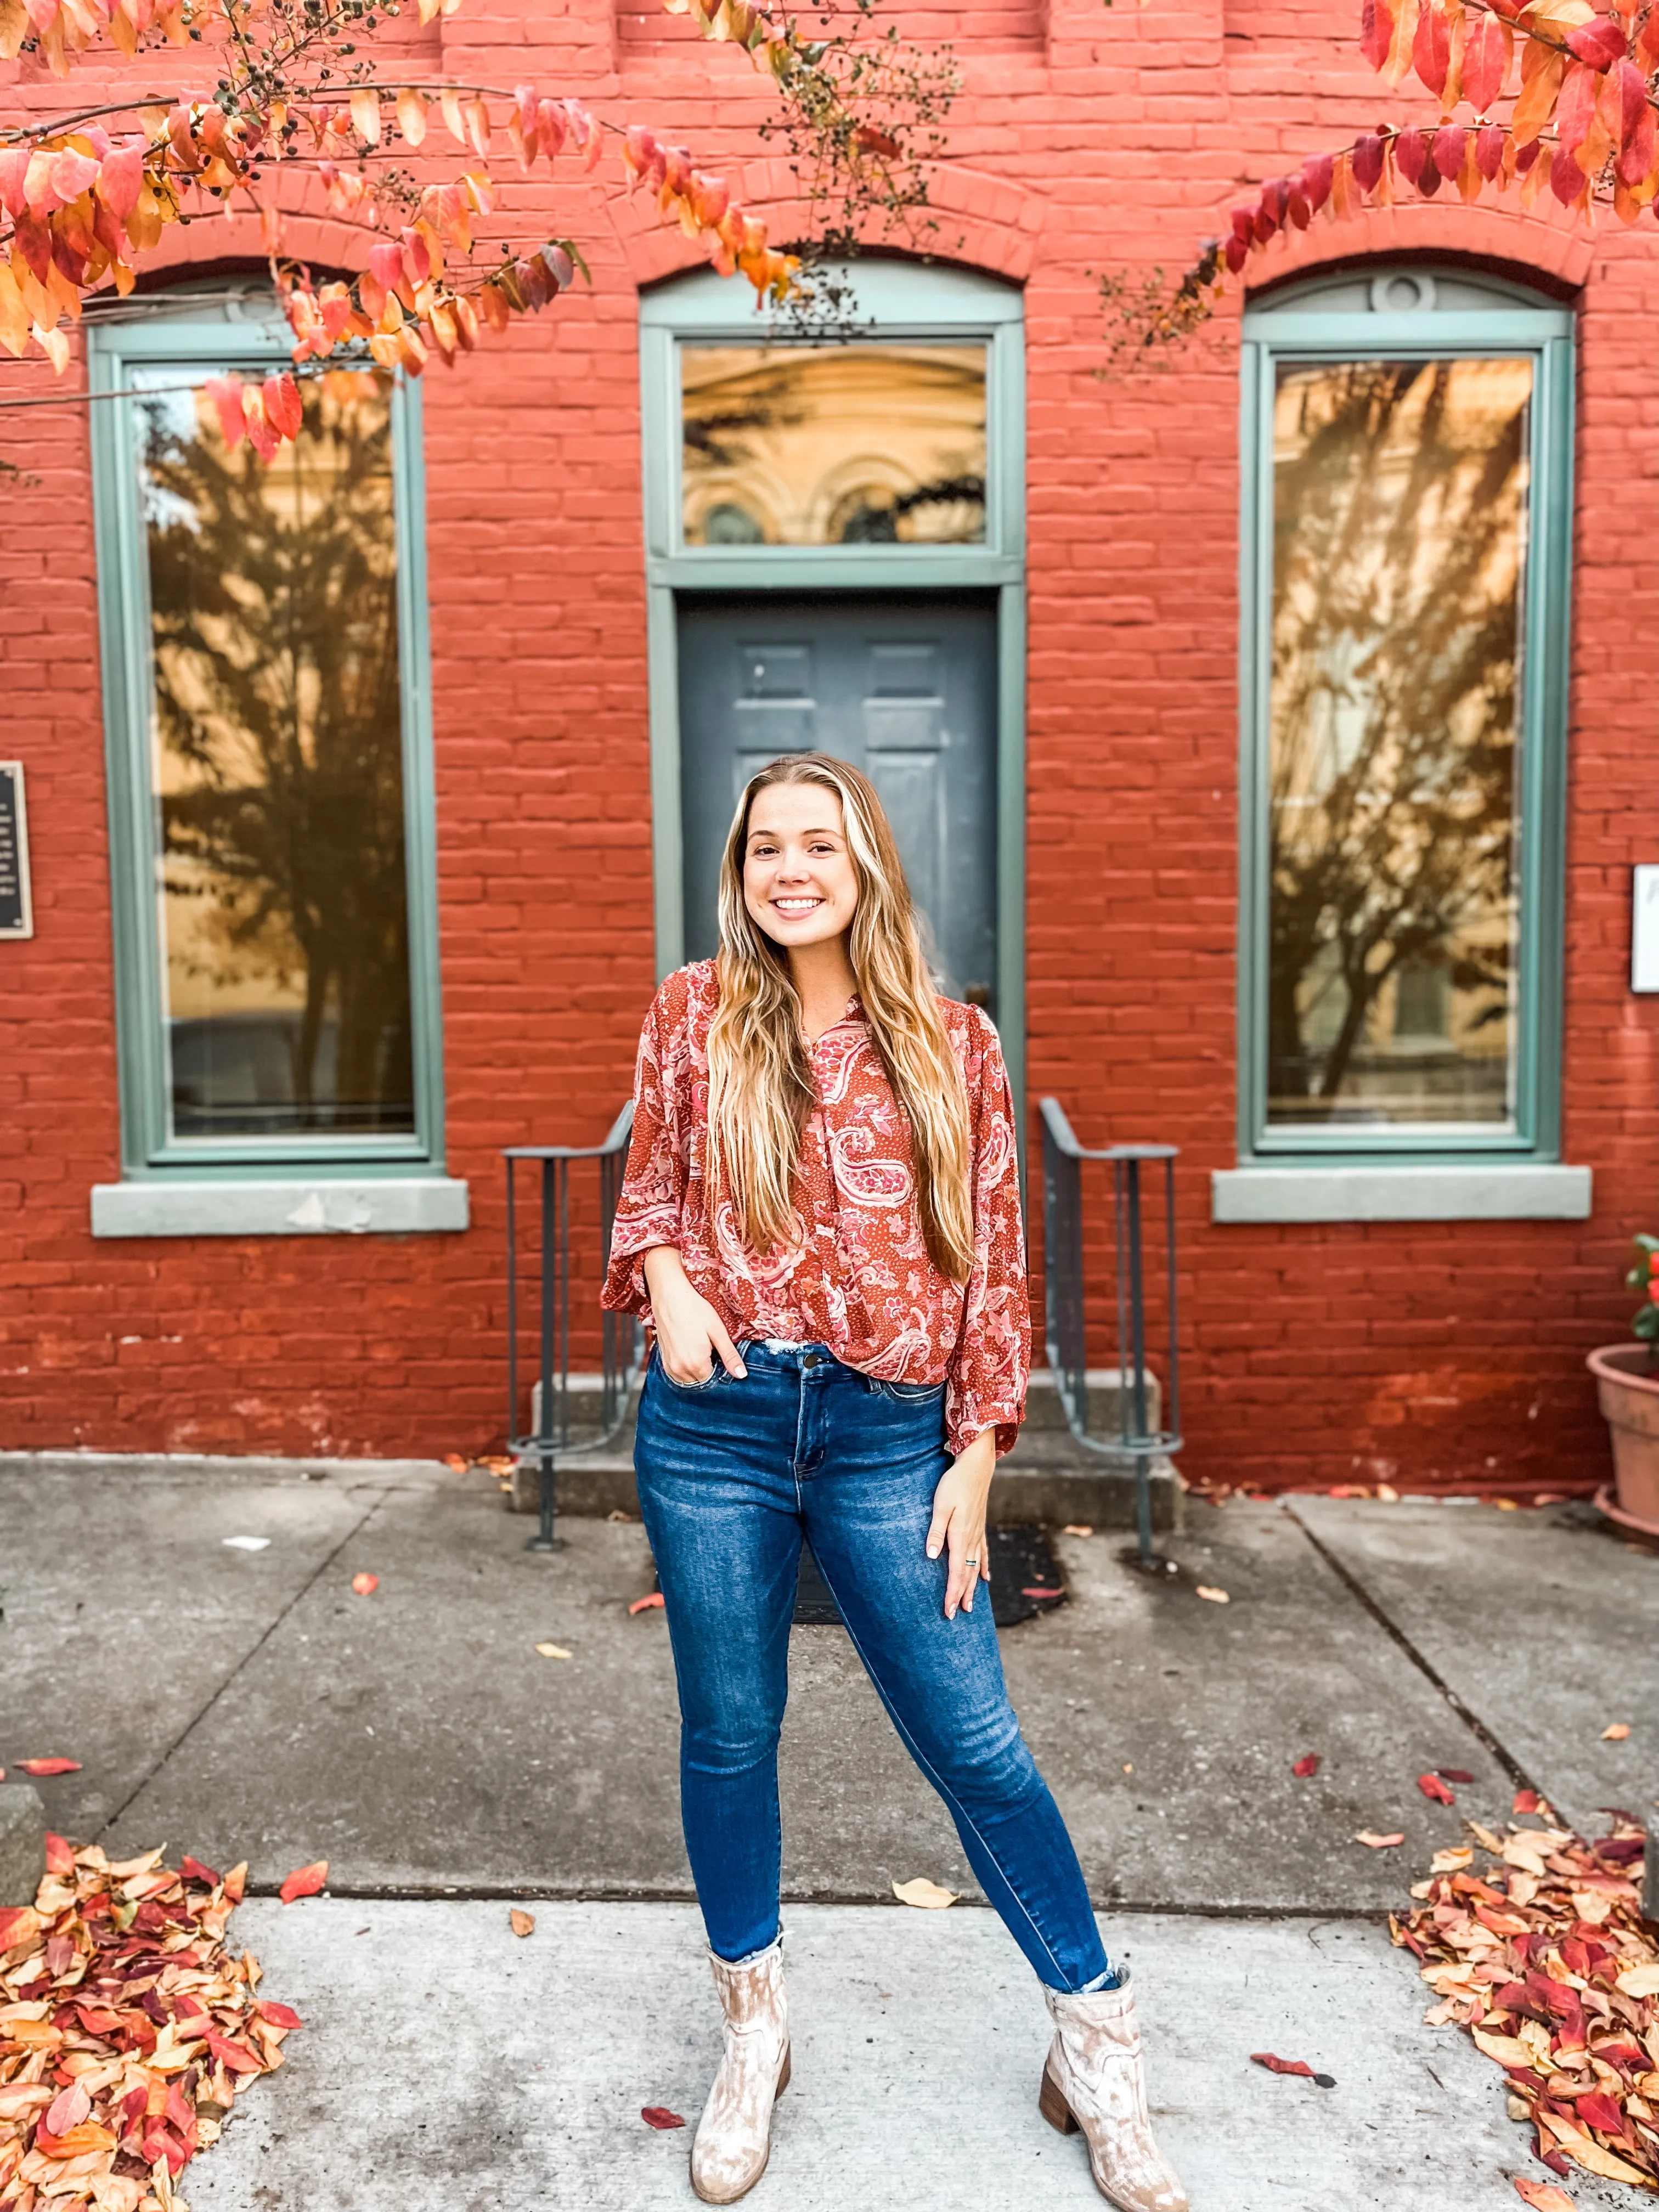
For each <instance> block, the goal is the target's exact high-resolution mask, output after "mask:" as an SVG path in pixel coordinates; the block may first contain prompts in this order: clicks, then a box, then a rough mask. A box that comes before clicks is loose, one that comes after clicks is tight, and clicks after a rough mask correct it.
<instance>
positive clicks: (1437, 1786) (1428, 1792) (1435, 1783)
mask: <svg viewBox="0 0 1659 2212" xmlns="http://www.w3.org/2000/svg"><path fill="white" fill-rule="evenodd" d="M1417 1786H1418V1788H1419V1790H1421V1791H1422V1792H1423V1795H1424V1796H1425V1797H1427V1798H1430V1799H1431V1800H1432V1802H1434V1803H1435V1804H1437V1805H1455V1803H1456V1802H1457V1800H1456V1798H1455V1796H1453V1794H1452V1792H1451V1791H1450V1790H1448V1789H1447V1787H1446V1785H1445V1784H1444V1783H1443V1781H1442V1780H1441V1779H1440V1777H1439V1776H1438V1775H1437V1774H1419V1776H1418V1778H1417Z"/></svg>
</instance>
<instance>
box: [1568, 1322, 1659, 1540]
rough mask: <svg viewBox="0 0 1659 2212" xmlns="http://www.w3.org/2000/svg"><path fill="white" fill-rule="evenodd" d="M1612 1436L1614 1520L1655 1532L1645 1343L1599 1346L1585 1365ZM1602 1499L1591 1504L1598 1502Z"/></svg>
mask: <svg viewBox="0 0 1659 2212" xmlns="http://www.w3.org/2000/svg"><path fill="white" fill-rule="evenodd" d="M1585 1364H1587V1366H1588V1367H1589V1371H1590V1373H1591V1374H1592V1375H1593V1376H1595V1388H1596V1393H1597V1395H1598V1396H1599V1398H1600V1400H1601V1411H1602V1413H1604V1414H1605V1415H1606V1417H1607V1427H1608V1430H1609V1431H1610V1432H1611V1434H1612V1437H1613V1479H1614V1489H1615V1491H1616V1492H1617V1496H1618V1504H1617V1506H1616V1508H1615V1507H1613V1506H1611V1505H1609V1506H1608V1507H1607V1510H1608V1511H1609V1512H1611V1513H1612V1514H1613V1518H1614V1519H1615V1520H1618V1521H1623V1522H1626V1524H1628V1525H1629V1526H1632V1527H1634V1528H1641V1529H1644V1530H1645V1531H1646V1532H1647V1533H1648V1534H1650V1535H1656V1536H1659V1375H1656V1374H1655V1373H1654V1372H1653V1371H1652V1370H1651V1366H1650V1360H1649V1357H1648V1348H1647V1346H1646V1345H1645V1344H1604V1345H1603V1346H1601V1349H1600V1350H1599V1351H1597V1352H1591V1353H1590V1355H1589V1358H1588V1360H1587V1361H1586V1363H1585ZM1603 1498H1605V1492H1604V1493H1603V1494H1602V1498H1598V1499H1597V1501H1596V1502H1597V1503H1598V1504H1601V1503H1602V1502H1603Z"/></svg>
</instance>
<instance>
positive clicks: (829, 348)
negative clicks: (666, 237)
mask: <svg viewBox="0 0 1659 2212" xmlns="http://www.w3.org/2000/svg"><path fill="white" fill-rule="evenodd" d="M985 361H986V349H985V347H984V345H983V343H978V344H941V345H904V344H899V343H883V344H836V345H781V346H771V347H768V346H759V345H702V344H690V343H688V344H684V345H682V347H681V349H680V378H681V439H682V444H681V451H682V467H683V473H684V513H683V518H682V520H683V526H684V534H685V542H686V544H688V545H720V544H726V545H729V544H768V545H876V544H928V545H976V544H983V543H984V539H985V453H986V415H985V390H986V386H985ZM734 515H740V516H741V517H743V518H744V521H745V522H746V523H748V524H750V525H751V526H752V527H753V529H754V531H755V532H756V533H757V534H756V536H754V537H753V538H738V537H737V536H735V535H734V534H733V517H734Z"/></svg>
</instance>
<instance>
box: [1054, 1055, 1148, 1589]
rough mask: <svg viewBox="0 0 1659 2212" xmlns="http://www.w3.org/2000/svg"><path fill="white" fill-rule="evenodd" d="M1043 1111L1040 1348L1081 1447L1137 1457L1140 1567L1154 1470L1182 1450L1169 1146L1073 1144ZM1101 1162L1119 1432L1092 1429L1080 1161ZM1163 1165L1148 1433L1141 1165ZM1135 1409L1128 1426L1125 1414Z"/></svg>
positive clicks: (1067, 1128)
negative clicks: (1156, 1396) (1109, 1209)
mask: <svg viewBox="0 0 1659 2212" xmlns="http://www.w3.org/2000/svg"><path fill="white" fill-rule="evenodd" d="M1178 1157H1179V1155H1178V1151H1177V1147H1176V1146H1174V1145H1107V1146H1102V1147H1100V1148H1098V1149H1091V1147H1089V1146H1085V1145H1080V1144H1079V1142H1078V1140H1077V1138H1076V1137H1075V1135H1074V1134H1073V1130H1072V1125H1071V1123H1070V1122H1069V1121H1067V1120H1066V1110H1065V1109H1064V1108H1063V1107H1062V1106H1061V1104H1060V1101H1059V1099H1057V1098H1045V1099H1044V1100H1043V1101H1042V1231H1043V1235H1042V1248H1043V1273H1044V1278H1045V1282H1044V1293H1045V1295H1044V1314H1045V1319H1046V1322H1047V1327H1046V1331H1045V1337H1046V1343H1045V1349H1046V1351H1047V1352H1048V1364H1049V1366H1050V1367H1051V1368H1052V1369H1053V1370H1054V1383H1055V1387H1056V1389H1058V1390H1059V1393H1060V1404H1061V1406H1062V1407H1063V1408H1064V1410H1065V1414H1066V1425H1067V1426H1068V1427H1069V1428H1070V1430H1071V1431H1072V1434H1073V1436H1074V1437H1076V1438H1077V1441H1078V1442H1079V1443H1080V1444H1081V1445H1082V1446H1083V1447H1084V1449H1085V1450H1087V1451H1095V1452H1115V1453H1121V1454H1127V1455H1129V1456H1131V1457H1133V1460H1134V1462H1135V1479H1136V1500H1135V1504H1136V1514H1135V1518H1136V1525H1137V1530H1138V1534H1139V1542H1140V1557H1141V1559H1142V1562H1143V1564H1146V1565H1151V1564H1152V1489H1151V1470H1152V1461H1153V1460H1154V1459H1160V1458H1167V1457H1168V1456H1169V1455H1170V1454H1171V1453H1173V1452H1177V1451H1179V1450H1180V1449H1181V1442H1182V1439H1181V1356H1180V1349H1179V1342H1178V1329H1177V1325H1176V1237H1175V1164H1176V1158H1178ZM1085 1160H1103V1161H1105V1162H1106V1163H1107V1164H1109V1166H1110V1168H1111V1170H1112V1201H1113V1226H1114V1231H1115V1245H1116V1253H1117V1349H1118V1364H1117V1373H1118V1426H1119V1433H1118V1435H1117V1436H1116V1437H1115V1438H1109V1437H1097V1436H1093V1435H1091V1432H1090V1429H1089V1345H1088V1328H1087V1322H1086V1318H1085V1309H1084V1276H1083V1163H1084V1162H1085ZM1155 1160H1161V1161H1162V1162H1163V1164H1164V1245H1165V1253H1166V1258H1167V1261H1168V1267H1169V1294H1168V1295H1169V1307H1168V1316H1167V1319H1168V1324H1169V1335H1168V1341H1167V1346H1166V1361H1165V1364H1166V1368H1167V1371H1168V1375H1169V1418H1168V1424H1167V1425H1166V1426H1164V1427H1162V1428H1158V1429H1154V1428H1152V1426H1151V1425H1150V1423H1149V1421H1148V1418H1147V1389H1146V1267H1145V1263H1144V1260H1143V1255H1142V1231H1143V1228H1144V1225H1145V1224H1144V1211H1143V1206H1142V1192H1141V1184H1140V1170H1141V1165H1142V1163H1143V1162H1146V1161H1155ZM1132 1414H1133V1423H1132V1420H1131V1416H1132Z"/></svg>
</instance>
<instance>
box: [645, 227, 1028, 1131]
mask: <svg viewBox="0 0 1659 2212" xmlns="http://www.w3.org/2000/svg"><path fill="white" fill-rule="evenodd" d="M841 274H842V276H843V277H844V278H845V280H846V281H847V283H848V284H849V285H850V288H851V291H852V295H853V299H854V306H853V307H852V310H851V322H850V335H851V336H852V337H853V338H854V341H855V342H856V341H857V340H858V339H860V338H863V339H866V341H868V342H871V343H878V344H903V343H907V342H908V343H921V344H948V343H951V341H952V340H955V341H958V342H961V341H966V342H969V343H975V344H982V345H983V346H984V347H985V349H986V362H985V374H986V392H985V435H986V484H985V493H986V500H985V537H984V539H983V541H982V542H981V543H980V544H973V545H905V544H898V545H894V544H886V545H879V544H878V545H822V546H814V545H763V546H753V547H750V546H728V545H687V544H685V542H684V535H683V532H682V527H681V524H682V517H683V513H684V501H683V496H682V492H683V485H682V460H683V447H682V435H681V416H680V371H679V348H680V345H681V344H682V343H684V342H687V341H689V342H690V343H698V342H700V341H701V342H704V343H708V342H711V341H712V342H715V343H725V344H750V345H753V344H755V343H757V342H771V343H778V344H787V343H791V333H790V326H789V325H788V322H787V319H784V318H782V317H780V316H777V315H775V314H769V313H766V312H764V311H762V310H759V309H757V307H755V305H754V294H753V292H752V291H751V290H750V287H749V285H748V284H747V283H745V282H744V279H742V278H741V277H722V276H716V275H715V274H714V272H713V270H700V271H697V272H696V273H694V274H691V275H688V276H679V277H673V278H670V279H669V280H668V281H667V282H666V283H663V284H660V285H658V286H655V287H654V288H653V289H651V290H649V291H647V292H645V293H643V294H642V295H641V299H640V404H641V433H642V443H643V456H644V478H645V540H646V596H647V635H648V654H649V665H650V690H651V814H652V824H653V832H652V835H653V867H654V880H655V919H656V950H657V972H658V974H659V975H668V974H670V973H671V971H672V970H673V969H676V968H678V967H679V966H680V965H681V963H682V962H683V961H684V878H683V876H682V872H681V855H680V822H681V806H680V733H679V663H678V635H677V628H676V617H675V594H676V592H678V591H686V590H695V591H697V592H709V591H721V590H727V591H732V592H801V591H821V590H824V589H836V588H840V589H842V590H847V591H872V590H874V591H880V590H884V589H885V590H902V591H912V590H916V591H920V590H926V589H928V588H930V587H934V586H945V587H950V586H955V587H956V588H957V589H959V590H981V591H983V590H987V589H988V590H994V592H995V593H996V604H997V789H998V807H997V886H996V889H997V1029H998V1033H999V1035H1000V1038H1001V1041H1002V1049H1003V1057H1004V1059H1005V1060H1006V1062H1007V1066H1008V1072H1009V1079H1010V1081H1011V1083H1012V1087H1013V1092H1014V1101H1015V1109H1016V1118H1017V1125H1018V1127H1021V1128H1023V1127H1024V1080H1025V301H1024V295H1023V293H1022V292H1021V291H1020V289H1019V288H1018V286H1017V285H1014V284H1010V283H1006V282H1005V281H1004V280H1002V279H1000V278H998V277H994V276H985V275H982V274H981V273H980V272H979V271H978V270H970V269H958V268H951V267H948V266H945V264H940V263H937V262H933V263H926V262H916V261H903V260H882V259H875V258H872V259H870V260H868V261H860V262H857V263H855V264H851V265H850V266H848V267H847V268H846V269H844V270H842V271H841Z"/></svg>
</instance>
